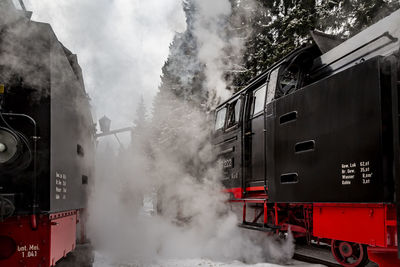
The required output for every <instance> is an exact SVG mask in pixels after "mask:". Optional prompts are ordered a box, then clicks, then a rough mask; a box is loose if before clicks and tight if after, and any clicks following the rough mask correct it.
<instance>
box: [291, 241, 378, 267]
mask: <svg viewBox="0 0 400 267" xmlns="http://www.w3.org/2000/svg"><path fill="white" fill-rule="evenodd" d="M293 259H295V260H299V261H304V262H308V263H315V264H322V265H325V266H327V267H342V266H341V265H340V264H338V263H337V262H336V260H335V259H334V258H333V256H332V253H331V250H330V247H329V246H326V247H324V246H316V245H296V250H295V254H294V256H293ZM366 267H378V265H377V264H376V263H374V262H369V263H368V264H367V265H366Z"/></svg>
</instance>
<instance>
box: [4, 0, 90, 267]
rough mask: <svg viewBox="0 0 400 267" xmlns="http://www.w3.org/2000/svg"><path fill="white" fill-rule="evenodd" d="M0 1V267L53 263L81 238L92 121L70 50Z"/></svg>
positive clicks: (45, 26) (8, 1)
mask: <svg viewBox="0 0 400 267" xmlns="http://www.w3.org/2000/svg"><path fill="white" fill-rule="evenodd" d="M30 17H31V13H30V12H27V11H26V10H24V9H16V8H15V6H14V5H13V1H11V0H1V1H0V266H7V267H12V266H41V267H45V266H54V265H55V264H56V262H57V261H59V260H60V259H61V258H63V257H65V256H66V254H67V253H69V252H70V251H72V250H74V248H75V246H76V240H77V237H78V238H79V239H80V240H83V239H84V238H85V236H84V219H85V218H84V214H83V211H84V208H85V204H86V195H87V191H88V188H87V187H88V184H89V183H90V179H91V177H92V175H93V170H92V167H93V161H94V133H95V129H94V123H93V121H92V116H91V112H90V105H89V98H88V95H87V94H86V92H85V88H84V83H83V79H82V71H81V69H80V67H79V64H78V61H77V57H76V55H74V54H72V53H71V52H70V51H69V50H68V49H67V48H66V47H64V46H63V45H62V44H61V43H60V41H58V39H57V37H56V35H55V33H54V32H53V30H52V28H51V26H50V25H48V24H45V23H39V22H34V21H31V20H30Z"/></svg>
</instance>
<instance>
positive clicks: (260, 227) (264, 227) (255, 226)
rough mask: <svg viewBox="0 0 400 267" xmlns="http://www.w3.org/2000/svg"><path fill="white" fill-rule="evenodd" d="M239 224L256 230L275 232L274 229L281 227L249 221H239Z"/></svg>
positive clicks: (241, 226)
mask: <svg viewBox="0 0 400 267" xmlns="http://www.w3.org/2000/svg"><path fill="white" fill-rule="evenodd" d="M238 226H239V227H240V228H244V229H249V230H256V231H261V232H274V231H276V230H278V229H280V227H276V226H269V225H263V224H261V223H249V222H246V223H239V224H238Z"/></svg>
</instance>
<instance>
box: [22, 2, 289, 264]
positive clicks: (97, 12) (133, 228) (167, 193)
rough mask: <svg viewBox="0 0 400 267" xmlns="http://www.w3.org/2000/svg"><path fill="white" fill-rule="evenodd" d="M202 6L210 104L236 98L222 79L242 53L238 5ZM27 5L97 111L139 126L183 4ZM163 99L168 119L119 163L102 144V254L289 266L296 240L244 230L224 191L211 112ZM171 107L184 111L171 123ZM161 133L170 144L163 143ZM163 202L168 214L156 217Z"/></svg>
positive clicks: (93, 221)
mask: <svg viewBox="0 0 400 267" xmlns="http://www.w3.org/2000/svg"><path fill="white" fill-rule="evenodd" d="M194 3H195V5H196V7H197V8H198V11H199V12H198V13H197V17H196V20H195V24H194V34H195V36H196V39H197V44H198V47H199V54H198V58H199V60H200V61H201V62H202V63H203V64H204V65H205V74H206V85H205V88H210V89H209V90H210V92H212V94H211V96H210V101H213V100H212V99H213V98H214V97H217V98H227V97H229V95H230V94H229V92H228V91H227V90H225V88H226V82H225V80H224V79H223V73H224V70H226V68H227V66H229V64H230V61H229V60H227V59H226V55H227V50H229V51H230V53H239V52H240V50H241V47H242V44H241V42H240V41H239V40H238V39H235V38H230V36H229V34H228V33H227V23H226V20H227V18H228V17H229V15H230V14H231V12H232V9H231V4H230V2H229V1H227V0H220V1H211V0H196V1H194ZM27 6H28V8H30V9H32V10H33V11H34V12H35V13H36V14H37V13H38V12H40V13H39V15H37V17H36V18H41V20H45V21H48V22H51V24H52V25H53V27H54V28H55V31H56V33H57V34H58V36H59V37H60V39H61V40H62V41H63V38H66V37H65V36H67V37H68V38H66V39H65V42H64V43H65V45H66V46H67V47H69V48H71V50H73V51H74V52H76V53H77V54H78V55H79V59H80V62H81V65H82V68H83V70H84V76H85V80H86V83H87V90H88V91H89V93H90V94H91V96H92V97H93V99H94V103H95V105H96V106H97V108H98V109H100V108H101V109H102V112H104V113H107V114H111V115H108V116H110V117H113V118H115V119H117V125H121V124H122V125H123V124H124V123H127V122H128V121H132V119H133V118H132V114H134V112H133V111H134V110H135V106H134V103H136V102H137V101H135V100H136V99H139V96H140V94H139V92H140V93H143V94H145V98H146V99H149V98H151V97H152V96H153V95H154V94H155V90H156V88H157V85H158V83H159V79H158V76H159V75H160V70H161V66H162V64H163V62H164V60H166V57H167V54H168V50H166V49H168V43H169V42H170V41H171V40H172V33H173V32H172V31H171V28H172V29H175V30H176V29H178V30H179V31H182V30H184V27H182V25H184V18H183V16H182V12H181V2H180V1H178V0H168V1H156V0H151V1H140V0H136V1H128V0H115V1H108V0H100V1H91V0H80V1H78V0H73V1H70V0H69V1H67V0H65V1H57V2H56V1H53V0H48V1H43V0H40V1H39V0H29V1H27ZM177 10H180V12H178V13H177ZM35 13H34V14H35ZM172 17H174V18H176V17H178V18H179V19H171V18H172ZM180 20H181V21H180ZM165 25H167V28H168V29H166V30H165ZM160 33H162V34H160ZM160 36H161V37H160ZM137 40H139V42H137ZM153 53H154V54H153ZM155 81H156V83H155ZM138 88H139V89H138ZM213 94H214V95H213ZM163 100H164V103H166V104H165V105H163V106H162V107H161V108H160V109H161V110H159V112H158V113H159V114H165V116H163V115H160V116H159V117H158V118H154V119H153V121H152V123H150V125H148V126H147V127H145V128H144V129H142V130H141V131H140V132H138V133H136V135H135V138H134V139H133V141H132V145H131V148H130V149H127V150H122V151H120V153H119V154H118V155H116V154H115V153H114V151H113V149H112V148H111V145H110V144H109V143H106V142H100V144H99V147H98V156H97V175H96V181H95V184H94V188H93V190H92V196H91V199H90V203H89V213H90V214H89V216H90V222H89V231H90V237H91V239H92V241H93V244H94V245H95V247H96V249H97V250H98V251H101V253H103V254H104V255H106V256H107V257H109V258H112V259H115V261H116V262H123V261H126V262H140V263H143V264H150V263H152V262H153V261H154V260H155V261H159V260H164V259H168V258H210V259H214V260H221V261H228V262H229V261H233V260H241V261H244V262H259V261H265V260H268V261H275V262H281V261H286V260H288V259H290V258H291V257H292V255H293V246H294V245H293V240H292V239H291V237H290V236H289V239H288V240H287V241H285V242H282V241H276V240H275V239H273V238H271V237H268V236H266V235H264V234H260V233H258V232H243V231H241V230H239V228H238V227H237V222H238V219H237V217H236V215H235V214H234V213H233V212H232V211H231V210H230V208H229V206H228V205H227V204H226V200H227V199H226V195H224V194H223V193H221V191H222V186H221V185H220V182H219V178H220V177H221V170H220V168H219V166H218V165H216V164H215V162H216V160H215V158H214V156H213V153H212V147H211V145H210V143H209V140H208V138H209V128H210V121H209V120H208V119H207V118H206V116H205V114H204V113H202V112H201V111H199V110H197V109H195V108H193V107H192V106H190V105H189V104H188V103H185V102H182V101H181V100H179V99H176V98H174V97H172V96H164V99H163ZM172 106H173V107H174V108H175V110H177V109H179V110H180V113H179V114H177V113H175V115H173V116H172V117H171V116H170V114H171V113H170V112H169V109H170V108H171V107H172ZM183 114H184V115H185V118H184V119H182V118H181V116H183ZM161 122H163V123H164V124H163V128H162V129H160V125H161ZM160 131H161V132H162V135H161V136H162V137H163V138H162V139H156V138H157V137H158V136H159V135H158V134H159V133H160ZM143 200H145V201H144V202H145V204H146V205H148V206H152V207H150V212H145V210H144V209H143V207H142V202H143ZM156 203H158V208H159V209H161V210H162V213H161V214H151V213H152V210H153V211H154V209H156ZM153 213H154V212H153Z"/></svg>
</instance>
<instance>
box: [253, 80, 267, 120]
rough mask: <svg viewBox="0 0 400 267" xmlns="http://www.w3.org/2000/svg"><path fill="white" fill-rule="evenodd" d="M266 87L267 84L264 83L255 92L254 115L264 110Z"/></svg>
mask: <svg viewBox="0 0 400 267" xmlns="http://www.w3.org/2000/svg"><path fill="white" fill-rule="evenodd" d="M265 89H266V86H265V85H263V86H261V87H260V88H258V89H257V90H256V91H254V93H253V115H255V114H257V113H259V112H261V111H263V110H264V103H265Z"/></svg>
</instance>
